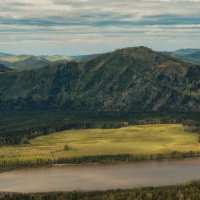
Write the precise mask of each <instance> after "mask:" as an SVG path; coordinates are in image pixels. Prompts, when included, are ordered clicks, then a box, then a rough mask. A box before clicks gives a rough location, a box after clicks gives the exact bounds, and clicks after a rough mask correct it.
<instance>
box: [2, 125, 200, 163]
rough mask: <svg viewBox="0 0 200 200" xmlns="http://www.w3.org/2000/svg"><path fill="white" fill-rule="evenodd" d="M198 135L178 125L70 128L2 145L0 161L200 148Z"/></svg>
mask: <svg viewBox="0 0 200 200" xmlns="http://www.w3.org/2000/svg"><path fill="white" fill-rule="evenodd" d="M198 136H199V135H198V134H197V133H190V132H184V130H183V126H182V125H179V124H170V125H163V124H162V125H160V124H159V125H155V124H154V125H142V126H129V127H124V128H119V129H83V130H70V131H63V132H59V133H54V134H51V135H47V136H41V137H37V138H35V139H32V140H30V144H27V145H18V146H4V147H0V162H1V163H2V162H3V161H4V160H6V161H9V160H15V161H16V160H23V161H24V160H35V159H40V158H42V159H59V158H72V157H82V156H94V155H95V156H96V155H115V154H131V155H136V154H137V155H138V154H139V155H140V154H142V155H144V154H158V153H161V154H162V153H170V152H172V151H180V152H187V151H200V144H199V143H198ZM65 146H67V148H66V147H65Z"/></svg>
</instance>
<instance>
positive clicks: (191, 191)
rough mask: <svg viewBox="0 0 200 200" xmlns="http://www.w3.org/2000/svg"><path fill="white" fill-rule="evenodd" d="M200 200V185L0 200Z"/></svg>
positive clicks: (4, 195) (14, 195)
mask: <svg viewBox="0 0 200 200" xmlns="http://www.w3.org/2000/svg"><path fill="white" fill-rule="evenodd" d="M18 199H20V200H47V199H48V200H80V199H81V200H185V199H190V200H198V199H200V183H199V181H194V182H191V183H188V184H182V185H177V186H165V187H155V188H154V187H148V188H140V189H130V190H127V189H126V190H109V191H102V192H97V191H96V192H95V191H94V192H79V191H76V192H69V193H64V192H57V193H38V194H17V193H1V194H0V200H18Z"/></svg>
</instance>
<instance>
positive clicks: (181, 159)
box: [0, 154, 200, 174]
mask: <svg viewBox="0 0 200 200" xmlns="http://www.w3.org/2000/svg"><path fill="white" fill-rule="evenodd" d="M163 155H164V154H163ZM196 159H200V156H193V157H184V158H168V159H166V158H164V159H159V160H156V159H146V160H145V159H144V160H132V161H108V162H92V163H89V162H85V163H55V164H52V165H43V166H32V167H16V168H5V169H0V174H2V173H6V172H12V171H17V170H26V169H45V168H53V167H81V166H105V165H108V166H109V165H123V164H141V163H151V162H156V163H159V162H175V161H187V160H188V161H189V160H196Z"/></svg>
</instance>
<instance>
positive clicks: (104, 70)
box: [0, 47, 200, 112]
mask: <svg viewBox="0 0 200 200" xmlns="http://www.w3.org/2000/svg"><path fill="white" fill-rule="evenodd" d="M199 79H200V68H199V66H198V65H193V64H189V63H185V62H183V61H181V60H179V59H176V58H174V57H171V56H169V55H166V54H163V53H158V52H154V51H152V50H151V49H148V48H145V47H138V48H126V49H119V50H116V51H114V52H111V53H107V54H102V55H100V56H98V57H96V58H94V59H93V60H90V61H88V62H85V63H77V62H56V63H53V64H50V65H48V66H46V67H44V68H41V69H37V70H31V71H21V72H10V73H3V74H1V75H0V85H1V88H0V109H1V110H27V109H28V110H33V109H40V110H41V109H43V110H44V109H56V110H59V109H60V110H61V109H62V110H65V111H76V112H77V111H83V112H84V111H98V112H101V111H124V112H147V111H149V112H150V111H166V112H168V111H181V112H182V111H199V110H200V98H199V93H200V91H199Z"/></svg>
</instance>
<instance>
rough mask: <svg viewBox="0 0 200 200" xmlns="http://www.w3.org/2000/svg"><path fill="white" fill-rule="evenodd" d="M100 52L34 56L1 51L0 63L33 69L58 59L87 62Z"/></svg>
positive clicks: (22, 68) (19, 68)
mask: <svg viewBox="0 0 200 200" xmlns="http://www.w3.org/2000/svg"><path fill="white" fill-rule="evenodd" d="M98 56H99V54H94V55H81V56H64V55H63V56H62V55H54V56H34V55H26V54H22V55H12V54H6V53H0V63H2V64H5V65H7V66H9V67H10V68H15V69H18V70H31V69H37V68H42V67H45V66H46V65H48V64H51V63H53V62H58V61H77V62H87V61H89V60H91V59H93V58H96V57H98Z"/></svg>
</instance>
